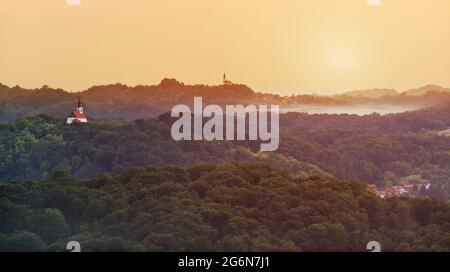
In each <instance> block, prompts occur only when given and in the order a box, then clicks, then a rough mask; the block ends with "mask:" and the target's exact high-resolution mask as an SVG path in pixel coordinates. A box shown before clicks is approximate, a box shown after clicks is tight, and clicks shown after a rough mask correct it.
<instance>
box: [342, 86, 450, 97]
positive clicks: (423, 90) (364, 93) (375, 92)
mask: <svg viewBox="0 0 450 272" xmlns="http://www.w3.org/2000/svg"><path fill="white" fill-rule="evenodd" d="M431 92H438V93H439V92H440V93H450V88H444V87H441V86H438V85H433V84H429V85H425V86H422V87H420V88H416V89H411V90H406V91H403V92H399V91H397V90H394V89H368V90H355V91H351V92H346V93H343V94H342V95H347V96H351V97H366V98H380V97H383V96H397V95H402V94H403V95H408V96H421V95H426V94H428V93H431Z"/></svg>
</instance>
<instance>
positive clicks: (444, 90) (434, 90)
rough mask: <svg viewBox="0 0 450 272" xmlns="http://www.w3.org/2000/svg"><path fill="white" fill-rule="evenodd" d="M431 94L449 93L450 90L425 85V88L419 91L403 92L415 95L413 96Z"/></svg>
mask: <svg viewBox="0 0 450 272" xmlns="http://www.w3.org/2000/svg"><path fill="white" fill-rule="evenodd" d="M429 92H442V93H447V92H450V88H444V87H441V86H438V85H431V84H430V85H425V86H423V87H420V88H417V89H411V90H409V91H405V92H403V93H404V94H406V95H413V96H418V95H425V94H427V93H429Z"/></svg>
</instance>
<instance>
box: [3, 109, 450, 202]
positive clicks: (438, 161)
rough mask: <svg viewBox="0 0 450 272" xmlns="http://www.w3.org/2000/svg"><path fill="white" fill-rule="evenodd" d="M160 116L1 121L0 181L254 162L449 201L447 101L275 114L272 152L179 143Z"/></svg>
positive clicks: (251, 145)
mask: <svg viewBox="0 0 450 272" xmlns="http://www.w3.org/2000/svg"><path fill="white" fill-rule="evenodd" d="M170 122H171V120H168V119H167V117H164V116H161V117H160V118H158V119H145V120H136V121H134V122H126V121H122V122H120V121H93V122H91V123H89V124H86V125H71V126H69V125H65V124H64V119H62V118H56V117H49V116H43V115H41V116H37V117H29V118H25V119H20V120H16V121H13V122H3V123H0V132H1V133H0V180H10V179H17V178H21V179H31V180H39V179H45V178H48V177H49V176H51V175H52V173H54V172H55V171H59V170H65V171H67V172H68V173H70V174H71V175H73V176H76V177H88V176H91V175H94V174H98V173H103V172H108V173H115V174H118V173H121V172H122V171H124V170H125V169H127V168H129V167H138V166H161V165H167V164H174V165H191V164H194V163H198V162H210V163H211V162H214V163H222V162H227V161H248V162H261V163H267V164H269V165H273V166H276V167H279V168H282V169H286V170H288V171H289V172H290V173H291V174H292V175H295V176H298V177H303V178H307V177H312V176H325V177H329V176H334V177H336V178H343V179H351V180H357V181H362V182H367V183H376V184H377V185H379V186H390V185H399V184H403V183H406V182H411V181H413V182H419V183H428V182H429V183H431V184H432V187H431V192H432V195H433V196H436V197H438V198H442V199H449V198H450V180H449V177H450V137H446V136H441V135H440V134H439V131H442V130H445V129H448V128H449V127H450V107H441V108H433V109H428V110H423V111H417V112H410V113H403V114H394V115H388V116H379V115H369V116H355V115H307V114H295V113H292V114H286V115H282V116H281V125H280V129H281V135H280V137H281V140H280V147H279V149H278V151H277V152H269V153H260V152H257V150H259V143H256V142H247V141H244V142H230V141H221V142H205V141H182V142H176V141H174V140H172V138H171V136H170Z"/></svg>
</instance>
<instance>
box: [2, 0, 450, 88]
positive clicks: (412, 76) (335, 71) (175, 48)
mask: <svg viewBox="0 0 450 272" xmlns="http://www.w3.org/2000/svg"><path fill="white" fill-rule="evenodd" d="M372 1H376V0H372ZM223 72H226V73H227V74H228V75H229V78H230V79H231V80H233V81H235V82H238V83H245V84H247V85H249V86H250V87H252V88H253V89H255V90H258V91H270V92H278V93H282V94H290V93H293V92H296V93H302V92H311V91H315V92H317V93H320V94H330V93H333V92H337V91H345V90H353V89H366V88H374V87H378V88H380V87H383V88H384V87H386V88H396V89H399V90H405V89H408V88H413V87H419V86H421V85H425V84H429V83H434V84H439V85H443V86H447V87H448V86H450V0H382V3H381V5H378V6H370V5H368V3H367V0H81V5H80V6H69V5H68V4H67V3H66V0H0V82H1V83H3V84H7V85H10V86H13V85H20V86H23V87H28V88H36V87H40V86H42V85H44V84H48V85H50V86H51V87H59V88H64V89H67V90H70V91H79V90H83V89H85V88H87V87H89V86H92V85H99V84H109V83H116V82H122V83H124V84H128V85H138V84H157V83H158V82H159V81H160V80H161V79H162V78H163V77H173V78H177V79H178V80H180V81H183V82H185V83H187V84H191V83H206V84H219V83H220V80H221V77H222V74H223Z"/></svg>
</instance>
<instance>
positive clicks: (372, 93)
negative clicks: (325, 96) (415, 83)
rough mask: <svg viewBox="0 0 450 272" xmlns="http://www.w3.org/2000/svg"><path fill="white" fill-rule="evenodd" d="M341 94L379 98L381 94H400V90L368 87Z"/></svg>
mask: <svg viewBox="0 0 450 272" xmlns="http://www.w3.org/2000/svg"><path fill="white" fill-rule="evenodd" d="M343 95H347V96H351V97H367V98H380V97H383V96H396V95H400V92H398V91H396V90H394V89H369V90H356V91H351V92H347V93H344V94H343Z"/></svg>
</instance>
